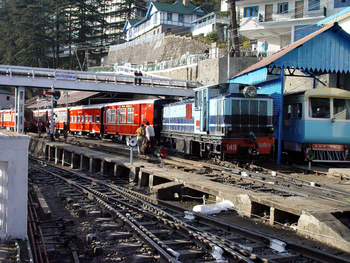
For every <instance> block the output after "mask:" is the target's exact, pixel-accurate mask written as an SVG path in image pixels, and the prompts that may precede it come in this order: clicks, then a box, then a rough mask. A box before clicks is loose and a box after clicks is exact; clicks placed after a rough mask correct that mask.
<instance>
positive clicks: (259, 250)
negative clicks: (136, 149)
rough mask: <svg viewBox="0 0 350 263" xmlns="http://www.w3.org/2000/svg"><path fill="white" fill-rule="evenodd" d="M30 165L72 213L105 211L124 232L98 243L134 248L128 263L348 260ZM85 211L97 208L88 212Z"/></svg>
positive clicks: (41, 164) (105, 183)
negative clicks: (66, 201) (130, 261)
mask: <svg viewBox="0 0 350 263" xmlns="http://www.w3.org/2000/svg"><path fill="white" fill-rule="evenodd" d="M30 167H31V169H35V170H37V171H38V173H39V172H40V176H35V174H37V173H34V176H33V178H31V180H32V181H34V182H36V183H39V184H40V183H45V182H48V181H50V180H53V182H52V183H53V184H55V189H57V190H59V191H60V196H61V197H62V196H64V199H65V200H69V202H70V204H72V205H71V207H75V210H78V211H80V212H78V214H79V213H81V214H84V215H86V212H82V211H86V210H87V208H86V207H87V206H88V207H90V208H91V207H94V211H96V209H97V207H98V210H99V211H103V214H105V215H108V216H109V219H110V221H109V222H110V224H114V226H115V228H114V229H113V232H114V234H115V235H117V236H118V235H119V236H122V235H124V236H123V237H124V238H120V240H124V243H122V244H121V243H117V244H115V242H111V240H110V235H109V236H107V237H106V238H104V235H102V234H101V235H99V238H100V240H99V242H100V243H101V244H102V243H103V244H104V247H108V248H110V250H111V251H120V249H121V248H123V249H124V250H127V251H129V252H130V253H131V250H133V248H135V247H137V248H136V252H135V250H134V252H135V254H133V257H134V259H135V260H134V261H132V262H194V260H195V262H350V261H348V260H346V259H343V258H340V257H337V256H334V255H331V254H328V253H324V252H321V251H318V250H315V249H312V248H307V247H305V246H300V245H298V244H294V243H291V242H285V241H282V240H279V239H276V238H274V237H272V236H267V235H263V234H261V233H257V232H255V231H253V230H250V229H245V228H242V227H241V226H236V225H233V224H230V223H227V222H224V221H221V220H218V219H217V218H214V217H211V216H206V215H201V214H199V213H194V212H192V211H187V210H185V209H184V208H182V207H179V206H176V205H173V204H170V203H167V202H163V201H160V200H156V199H153V198H151V197H149V196H147V195H144V194H141V193H138V192H135V191H133V190H131V189H128V188H126V187H123V186H122V185H117V184H116V183H117V182H111V181H109V180H101V178H99V179H97V178H93V177H90V176H87V175H85V174H82V173H78V172H75V171H71V170H69V169H63V168H62V167H58V166H55V165H51V164H49V163H46V162H43V161H39V160H34V159H32V160H31V161H30ZM105 179H108V178H105ZM120 183H123V182H120ZM78 207H79V209H77V208H78ZM82 207H85V210H84V209H81V208H82ZM88 214H89V215H96V214H100V213H96V212H95V213H92V211H89V213H88ZM95 219H96V218H95ZM100 232H101V233H102V232H103V231H102V230H100ZM110 234H112V233H110ZM92 239H93V238H92ZM139 242H141V243H139ZM109 257H112V255H109ZM118 257H119V255H118ZM136 259H137V260H138V261H136ZM109 260H112V259H111V258H109ZM116 260H117V259H116ZM89 262H90V261H89ZM91 262H92V261H91ZM96 262H97V261H96Z"/></svg>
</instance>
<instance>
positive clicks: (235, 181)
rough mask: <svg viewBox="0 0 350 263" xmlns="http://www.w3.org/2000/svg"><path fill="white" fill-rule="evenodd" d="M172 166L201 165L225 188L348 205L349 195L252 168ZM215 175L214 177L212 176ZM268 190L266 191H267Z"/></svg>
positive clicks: (349, 193) (209, 165) (305, 181)
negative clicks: (295, 196)
mask: <svg viewBox="0 0 350 263" xmlns="http://www.w3.org/2000/svg"><path fill="white" fill-rule="evenodd" d="M164 162H165V163H170V162H172V163H173V164H175V163H178V165H184V163H186V164H188V165H193V166H200V164H201V165H202V167H203V168H205V169H207V170H208V171H210V172H211V173H209V176H211V177H213V178H212V180H213V181H217V182H221V183H224V184H228V185H233V186H237V187H242V188H245V189H249V190H252V191H263V192H271V193H274V194H277V195H281V196H291V195H298V196H305V197H311V196H314V197H318V198H322V199H326V200H329V201H332V202H336V203H340V204H344V205H350V192H349V191H344V190H342V189H339V188H336V187H332V186H328V185H324V184H318V183H315V182H312V181H309V180H305V179H301V178H297V177H295V176H291V175H288V174H284V173H281V172H277V171H271V170H267V169H265V168H262V167H259V166H256V165H247V168H244V167H239V166H238V165H236V167H235V168H228V167H225V166H222V165H214V164H209V163H199V162H197V161H191V160H184V159H178V158H173V157H172V158H171V161H167V160H166V161H164ZM213 175H216V176H213ZM269 189H270V190H269Z"/></svg>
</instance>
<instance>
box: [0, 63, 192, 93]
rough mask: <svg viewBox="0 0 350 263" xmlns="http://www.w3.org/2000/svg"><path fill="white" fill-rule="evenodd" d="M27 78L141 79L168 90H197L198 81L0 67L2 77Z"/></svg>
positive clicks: (120, 81)
mask: <svg viewBox="0 0 350 263" xmlns="http://www.w3.org/2000/svg"><path fill="white" fill-rule="evenodd" d="M1 76H6V77H9V78H12V77H26V78H29V79H33V80H35V79H52V80H65V81H88V82H99V83H110V84H115V85H118V84H131V85H132V84H134V83H135V79H136V78H138V79H141V85H146V86H147V85H148V86H158V87H168V88H196V87H198V82H197V81H187V80H179V79H164V78H156V77H148V76H142V77H135V76H133V75H125V74H114V73H98V72H87V71H73V70H60V69H46V68H32V67H21V66H9V65H0V77H1Z"/></svg>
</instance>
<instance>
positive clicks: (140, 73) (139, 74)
mask: <svg viewBox="0 0 350 263" xmlns="http://www.w3.org/2000/svg"><path fill="white" fill-rule="evenodd" d="M138 76H139V77H142V76H143V74H142V72H141V70H140V71H139V73H138ZM138 80H139V85H141V78H138Z"/></svg>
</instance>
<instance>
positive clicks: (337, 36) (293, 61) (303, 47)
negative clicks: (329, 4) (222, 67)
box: [233, 23, 350, 79]
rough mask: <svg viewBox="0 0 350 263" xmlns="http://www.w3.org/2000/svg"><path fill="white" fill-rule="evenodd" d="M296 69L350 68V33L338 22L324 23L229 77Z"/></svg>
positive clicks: (338, 70)
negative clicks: (277, 68) (321, 26)
mask: <svg viewBox="0 0 350 263" xmlns="http://www.w3.org/2000/svg"><path fill="white" fill-rule="evenodd" d="M282 66H283V67H285V68H296V69H303V70H309V71H321V72H345V73H348V72H349V69H350V35H349V34H348V33H346V32H345V31H344V30H343V29H342V28H341V27H340V26H339V25H338V23H334V24H333V25H329V26H326V27H324V28H322V29H320V30H318V31H316V32H314V33H312V34H310V35H308V36H306V37H304V38H302V39H300V40H298V41H296V42H294V43H292V44H290V45H289V46H287V47H285V48H283V49H281V50H280V51H278V52H276V53H275V54H273V55H272V56H270V57H267V58H265V59H263V60H261V61H259V62H258V63H256V64H254V65H252V66H250V67H248V68H247V69H246V70H244V71H241V72H240V73H239V74H237V75H236V76H234V78H233V79H235V78H237V77H239V76H242V75H245V74H247V73H249V72H252V71H255V70H257V69H260V68H263V67H266V68H273V67H282Z"/></svg>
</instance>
